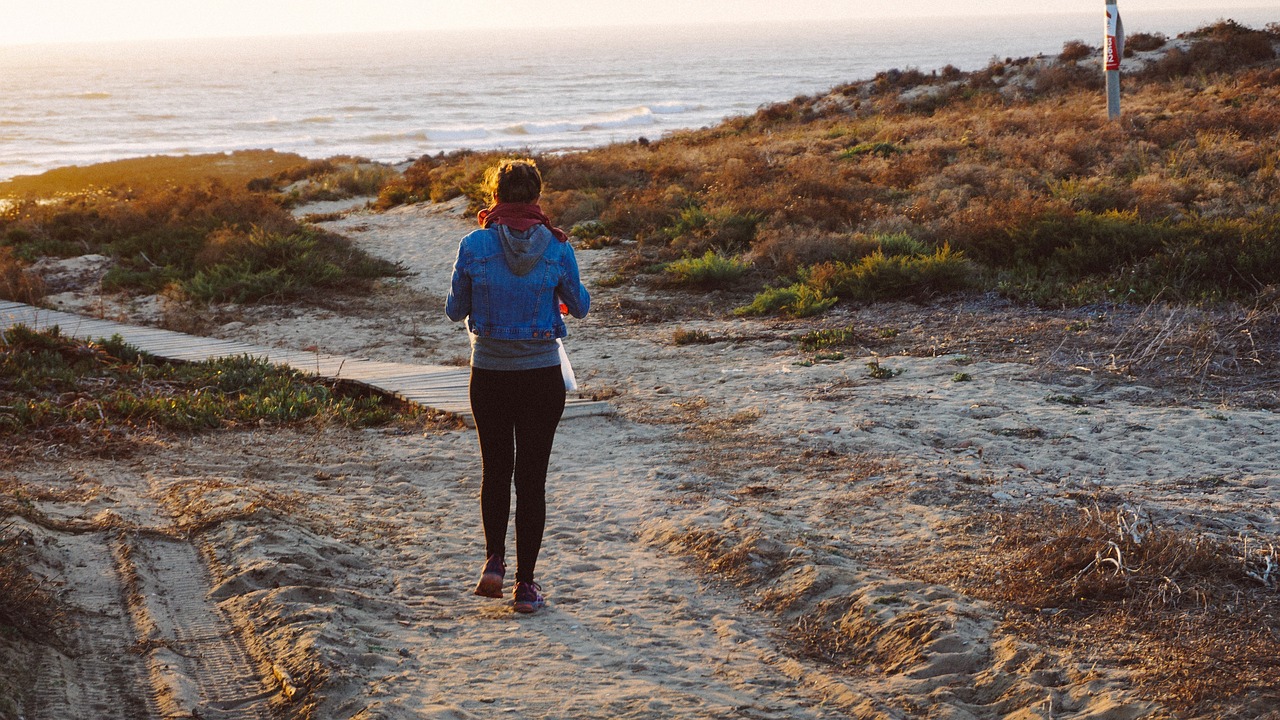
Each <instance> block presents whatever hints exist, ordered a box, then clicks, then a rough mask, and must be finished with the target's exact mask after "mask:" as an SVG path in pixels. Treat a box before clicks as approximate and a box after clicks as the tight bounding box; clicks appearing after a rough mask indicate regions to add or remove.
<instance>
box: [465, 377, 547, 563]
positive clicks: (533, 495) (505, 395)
mask: <svg viewBox="0 0 1280 720" xmlns="http://www.w3.org/2000/svg"><path fill="white" fill-rule="evenodd" d="M564 398H565V392H564V379H563V378H562V377H561V375H560V367H559V366H552V367H546V368H537V369H535V370H512V371H505V370H483V369H481V368H472V369H471V413H472V415H473V416H474V417H475V420H476V433H477V434H478V435H479V437H480V458H481V462H482V464H483V477H484V479H483V481H482V482H481V485H480V514H481V517H482V518H483V520H484V542H485V550H486V553H487V554H488V555H499V556H501V557H506V548H507V542H506V541H507V522H508V520H509V519H510V516H511V484H512V480H513V479H514V481H515V486H516V580H517V581H519V582H533V571H534V567H535V566H536V565H537V563H538V552H539V551H540V550H541V549H542V531H543V528H544V527H545V526H546V522H547V463H548V462H549V461H550V460H551V445H552V443H553V442H555V437H556V426H557V425H558V424H559V423H560V416H561V415H562V414H563V413H564Z"/></svg>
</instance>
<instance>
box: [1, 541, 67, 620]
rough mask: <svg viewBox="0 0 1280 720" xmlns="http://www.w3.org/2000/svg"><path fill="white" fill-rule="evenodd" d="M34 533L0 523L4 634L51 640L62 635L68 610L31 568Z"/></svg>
mask: <svg viewBox="0 0 1280 720" xmlns="http://www.w3.org/2000/svg"><path fill="white" fill-rule="evenodd" d="M32 542H33V538H32V535H31V533H29V532H26V531H23V530H21V529H19V527H18V526H17V524H16V523H14V522H12V521H9V522H5V523H0V635H7V634H10V633H12V634H14V635H17V636H18V637H22V638H25V639H27V640H31V641H34V642H41V643H48V642H50V641H51V640H52V639H55V638H56V637H57V636H58V632H59V630H60V629H61V627H62V624H63V622H64V619H65V618H64V616H65V609H64V607H63V605H62V603H60V602H59V601H58V599H57V597H56V595H55V593H54V592H53V588H52V587H51V586H50V585H49V584H48V583H47V582H46V581H45V580H44V579H42V578H40V577H39V576H37V575H36V574H35V573H34V572H32V570H31V569H30V564H31V556H32V552H33V551H32Z"/></svg>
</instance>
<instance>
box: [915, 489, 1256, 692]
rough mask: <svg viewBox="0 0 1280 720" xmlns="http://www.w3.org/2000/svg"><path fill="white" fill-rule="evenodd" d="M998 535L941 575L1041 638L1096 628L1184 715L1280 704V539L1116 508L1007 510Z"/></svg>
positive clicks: (1059, 639)
mask: <svg viewBox="0 0 1280 720" xmlns="http://www.w3.org/2000/svg"><path fill="white" fill-rule="evenodd" d="M987 531H988V532H990V533H991V539H990V541H989V542H986V543H983V544H981V549H980V550H976V551H975V552H973V553H972V554H962V555H960V556H953V557H950V558H949V559H948V561H947V562H946V563H941V564H939V563H937V561H936V558H933V560H932V562H931V564H932V565H933V566H935V567H937V568H941V566H942V565H945V566H947V567H946V569H941V571H940V572H939V573H932V574H931V575H933V576H934V577H931V579H938V578H936V575H938V574H941V575H946V576H948V577H951V576H954V578H955V579H957V580H958V581H959V582H960V585H961V586H962V587H964V588H965V590H966V591H967V592H972V593H973V594H975V595H976V596H978V597H981V598H985V599H990V600H994V601H1001V602H1004V603H1006V604H1007V606H1008V607H1009V608H1010V609H1011V611H1012V612H1013V613H1014V614H1013V615H1012V616H1011V617H1010V620H1011V621H1013V622H1014V623H1016V624H1017V625H1018V626H1019V627H1020V628H1022V632H1024V633H1026V634H1027V635H1028V636H1030V637H1034V638H1036V639H1037V640H1039V641H1041V642H1045V643H1048V644H1063V645H1070V644H1071V643H1073V642H1075V641H1076V640H1077V639H1078V635H1076V633H1078V632H1080V631H1081V629H1082V628H1084V627H1087V628H1088V632H1089V633H1090V634H1091V635H1092V636H1094V637H1095V638H1096V640H1094V642H1096V643H1100V644H1105V645H1107V646H1108V647H1109V648H1111V649H1112V651H1114V652H1117V653H1119V654H1120V656H1121V657H1122V658H1123V659H1124V660H1125V662H1126V664H1128V665H1130V666H1131V667H1132V668H1133V671H1134V676H1133V678H1134V681H1135V684H1136V685H1137V687H1138V688H1139V689H1140V690H1145V691H1146V692H1155V691H1158V693H1159V695H1158V697H1154V698H1153V699H1157V700H1159V701H1161V702H1162V703H1164V704H1166V705H1167V706H1168V707H1170V708H1172V709H1174V710H1175V711H1177V712H1179V713H1187V714H1188V715H1195V716H1197V717H1226V716H1239V717H1253V716H1256V715H1257V714H1258V713H1260V712H1263V711H1264V708H1271V707H1274V702H1275V695H1274V683H1271V682H1269V681H1267V680H1263V678H1269V677H1272V676H1273V675H1274V670H1275V651H1274V648H1275V644H1274V643H1275V640H1274V628H1275V617H1276V614H1277V611H1280V593H1277V592H1276V590H1277V587H1278V581H1280V578H1278V577H1277V574H1276V571H1275V568H1276V567H1280V565H1278V564H1277V558H1276V555H1275V552H1276V551H1275V545H1274V543H1272V542H1268V541H1267V540H1266V539H1265V538H1263V539H1258V538H1253V539H1250V538H1246V537H1234V536H1232V537H1228V538H1220V537H1217V535H1216V534H1214V533H1208V532H1197V530H1196V529H1195V528H1189V527H1186V526H1183V525H1180V524H1177V523H1172V522H1169V521H1164V520H1162V521H1156V520H1155V519H1154V518H1153V517H1151V515H1149V514H1147V513H1146V512H1144V511H1143V510H1142V509H1140V508H1136V507H1132V506H1127V505H1126V506H1120V507H1115V506H1113V505H1107V504H1091V505H1089V506H1086V507H1081V508H1078V509H1062V508H1034V509H1032V508H1028V509H1026V510H1023V511H1020V512H1018V511H1014V512H1004V513H1001V514H1000V515H999V516H997V517H994V518H993V520H992V522H991V523H990V525H989V526H988V528H987ZM964 578H968V580H965V579H964ZM976 578H984V581H983V582H978V583H975V582H973V579H976ZM989 578H998V579H999V582H990V581H987V580H986V579H989ZM1138 638H1140V641H1136V642H1135V639H1138ZM1193 711H1194V712H1193Z"/></svg>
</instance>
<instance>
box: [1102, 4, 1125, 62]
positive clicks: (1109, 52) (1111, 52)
mask: <svg viewBox="0 0 1280 720" xmlns="http://www.w3.org/2000/svg"><path fill="white" fill-rule="evenodd" d="M1121 28H1122V26H1121V25H1120V10H1119V8H1117V7H1116V6H1115V5H1108V6H1107V38H1106V56H1105V58H1106V69H1107V70H1119V69H1120V57H1121V56H1122V55H1123V54H1124V35H1123V33H1124V30H1123V29H1121Z"/></svg>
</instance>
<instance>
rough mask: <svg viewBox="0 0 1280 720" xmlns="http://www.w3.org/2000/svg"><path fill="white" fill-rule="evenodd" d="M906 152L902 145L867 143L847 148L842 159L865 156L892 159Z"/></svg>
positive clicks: (842, 153) (841, 154) (841, 155)
mask: <svg viewBox="0 0 1280 720" xmlns="http://www.w3.org/2000/svg"><path fill="white" fill-rule="evenodd" d="M904 152H906V150H904V149H903V148H902V146H901V145H898V144H897V143H891V142H865V143H859V144H857V145H854V146H853V147H851V148H846V149H845V150H843V151H842V152H841V153H840V157H841V159H845V160H848V159H851V158H856V157H861V156H863V155H876V156H879V157H882V158H883V157H892V156H894V155H901V154H902V153H904Z"/></svg>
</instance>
